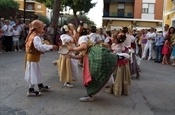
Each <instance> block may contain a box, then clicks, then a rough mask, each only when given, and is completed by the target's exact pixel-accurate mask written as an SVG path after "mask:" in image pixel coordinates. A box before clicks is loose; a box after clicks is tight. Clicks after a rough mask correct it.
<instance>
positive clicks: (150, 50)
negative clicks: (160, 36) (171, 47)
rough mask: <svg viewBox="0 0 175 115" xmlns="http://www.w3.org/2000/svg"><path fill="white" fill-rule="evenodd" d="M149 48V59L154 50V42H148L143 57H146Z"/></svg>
mask: <svg viewBox="0 0 175 115" xmlns="http://www.w3.org/2000/svg"><path fill="white" fill-rule="evenodd" d="M148 50H149V56H148V60H150V59H151V57H152V52H153V44H152V43H148V42H147V43H146V45H145V48H144V51H143V55H142V58H146V54H147V51H148Z"/></svg>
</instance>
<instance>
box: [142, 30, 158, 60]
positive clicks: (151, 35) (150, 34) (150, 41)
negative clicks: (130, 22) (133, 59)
mask: <svg viewBox="0 0 175 115" xmlns="http://www.w3.org/2000/svg"><path fill="white" fill-rule="evenodd" d="M155 37H156V33H155V32H154V28H153V27H151V28H150V32H148V33H147V35H146V39H147V43H146V45H145V48H144V51H143V56H142V59H145V58H146V54H147V51H148V50H149V56H148V61H149V60H150V59H151V57H152V52H153V43H154V40H155Z"/></svg>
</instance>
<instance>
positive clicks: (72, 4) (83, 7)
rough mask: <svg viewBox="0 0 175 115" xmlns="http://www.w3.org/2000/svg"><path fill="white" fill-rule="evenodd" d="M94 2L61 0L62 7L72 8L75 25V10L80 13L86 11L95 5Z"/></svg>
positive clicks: (89, 0) (76, 18)
mask: <svg viewBox="0 0 175 115" xmlns="http://www.w3.org/2000/svg"><path fill="white" fill-rule="evenodd" d="M95 4H96V3H92V0H62V5H63V6H64V7H69V8H70V9H72V10H73V14H74V17H75V20H76V26H77V25H78V17H77V12H79V13H81V14H85V13H88V12H89V10H90V9H91V8H93V7H94V6H95Z"/></svg>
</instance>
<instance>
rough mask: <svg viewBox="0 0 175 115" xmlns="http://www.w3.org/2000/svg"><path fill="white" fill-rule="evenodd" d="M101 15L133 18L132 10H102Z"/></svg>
mask: <svg viewBox="0 0 175 115" xmlns="http://www.w3.org/2000/svg"><path fill="white" fill-rule="evenodd" d="M103 17H112V18H134V13H132V12H124V13H118V12H104V14H103Z"/></svg>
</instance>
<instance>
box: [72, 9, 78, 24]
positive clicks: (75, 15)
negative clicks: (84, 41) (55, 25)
mask: <svg viewBox="0 0 175 115" xmlns="http://www.w3.org/2000/svg"><path fill="white" fill-rule="evenodd" d="M73 14H74V18H75V24H76V25H75V26H76V27H78V24H79V23H78V17H77V12H76V11H75V10H73Z"/></svg>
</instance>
